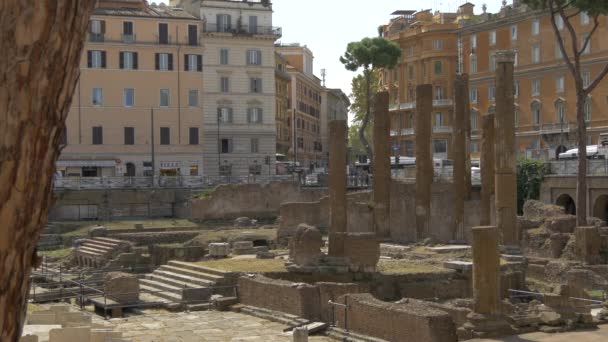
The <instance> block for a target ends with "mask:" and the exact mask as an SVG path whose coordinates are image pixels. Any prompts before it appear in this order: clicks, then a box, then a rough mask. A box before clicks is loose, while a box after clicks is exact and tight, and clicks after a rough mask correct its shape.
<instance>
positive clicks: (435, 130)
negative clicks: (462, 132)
mask: <svg viewBox="0 0 608 342" xmlns="http://www.w3.org/2000/svg"><path fill="white" fill-rule="evenodd" d="M433 133H452V127H450V126H434V127H433Z"/></svg>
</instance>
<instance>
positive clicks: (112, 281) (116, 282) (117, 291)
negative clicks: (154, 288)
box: [103, 272, 139, 304]
mask: <svg viewBox="0 0 608 342" xmlns="http://www.w3.org/2000/svg"><path fill="white" fill-rule="evenodd" d="M103 287H104V291H105V294H106V295H107V297H108V298H109V299H111V300H113V301H115V302H117V303H120V304H133V303H137V302H138V301H139V279H137V277H136V276H134V275H132V274H129V273H123V272H111V273H108V274H106V275H105V277H104V283H103Z"/></svg>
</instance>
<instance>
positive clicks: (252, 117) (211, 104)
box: [171, 0, 281, 177]
mask: <svg viewBox="0 0 608 342" xmlns="http://www.w3.org/2000/svg"><path fill="white" fill-rule="evenodd" d="M171 4H172V5H176V6H180V7H183V8H184V9H185V10H187V11H189V12H190V13H191V14H193V15H195V16H197V17H199V18H200V19H201V20H202V25H203V34H202V38H203V40H204V42H205V58H204V61H203V76H204V77H203V89H204V90H203V97H204V98H205V101H204V104H203V108H204V109H203V112H204V119H203V121H204V122H205V124H204V129H203V136H204V144H203V146H204V153H203V155H204V164H205V172H206V174H207V175H211V176H217V175H221V176H237V177H241V176H248V175H252V174H253V175H258V174H262V175H273V174H275V154H276V121H275V106H276V101H275V55H274V42H275V40H276V39H278V38H280V37H281V29H280V28H277V27H273V26H272V5H271V4H270V2H269V1H231V0H205V1H202V0H198V1H192V0H183V1H172V2H171Z"/></svg>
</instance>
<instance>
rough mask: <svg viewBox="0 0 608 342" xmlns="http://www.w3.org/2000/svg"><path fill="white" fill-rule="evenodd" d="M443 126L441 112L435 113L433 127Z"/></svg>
mask: <svg viewBox="0 0 608 342" xmlns="http://www.w3.org/2000/svg"><path fill="white" fill-rule="evenodd" d="M441 126H443V114H441V112H436V113H435V127H441Z"/></svg>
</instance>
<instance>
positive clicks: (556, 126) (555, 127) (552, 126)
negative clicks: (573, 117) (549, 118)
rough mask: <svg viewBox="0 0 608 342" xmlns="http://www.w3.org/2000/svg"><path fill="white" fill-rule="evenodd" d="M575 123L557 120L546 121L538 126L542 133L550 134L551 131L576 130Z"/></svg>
mask: <svg viewBox="0 0 608 342" xmlns="http://www.w3.org/2000/svg"><path fill="white" fill-rule="evenodd" d="M576 127H577V126H576V123H574V122H557V123H548V124H542V125H541V126H540V132H541V133H542V134H551V133H562V132H564V133H566V132H572V131H576Z"/></svg>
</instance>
